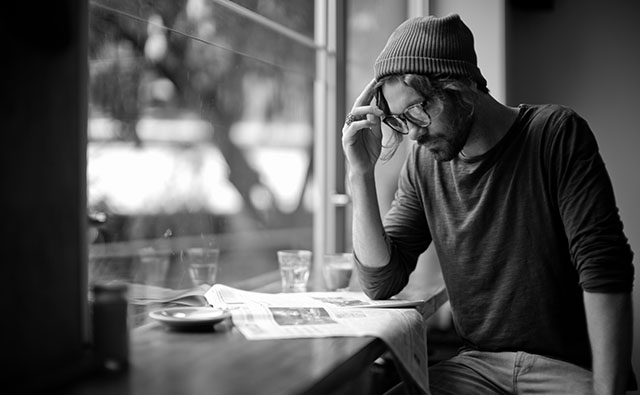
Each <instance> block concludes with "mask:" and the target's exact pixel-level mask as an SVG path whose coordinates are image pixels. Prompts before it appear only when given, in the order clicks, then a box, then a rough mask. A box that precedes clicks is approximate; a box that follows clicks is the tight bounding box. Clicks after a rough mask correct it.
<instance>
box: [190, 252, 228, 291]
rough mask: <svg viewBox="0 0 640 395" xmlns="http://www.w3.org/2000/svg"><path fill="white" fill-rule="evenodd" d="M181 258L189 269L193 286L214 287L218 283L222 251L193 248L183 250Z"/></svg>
mask: <svg viewBox="0 0 640 395" xmlns="http://www.w3.org/2000/svg"><path fill="white" fill-rule="evenodd" d="M180 258H181V259H182V262H183V263H185V264H186V265H187V267H188V270H189V277H191V281H192V282H193V285H195V286H199V285H202V284H208V285H213V284H214V283H215V282H216V276H217V274H218V261H219V259H220V249H218V248H210V247H191V248H187V249H184V250H182V252H181V253H180Z"/></svg>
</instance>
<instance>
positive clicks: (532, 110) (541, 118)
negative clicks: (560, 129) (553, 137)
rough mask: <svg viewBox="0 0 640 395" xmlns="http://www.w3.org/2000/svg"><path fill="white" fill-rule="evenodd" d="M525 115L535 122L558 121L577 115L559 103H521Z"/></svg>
mask: <svg viewBox="0 0 640 395" xmlns="http://www.w3.org/2000/svg"><path fill="white" fill-rule="evenodd" d="M520 107H521V108H523V109H524V112H525V117H526V118H528V119H530V120H535V121H536V122H549V121H556V122H560V121H563V120H566V119H568V118H572V117H579V115H578V114H577V113H576V111H575V110H573V109H572V108H570V107H567V106H564V105H561V104H521V105H520Z"/></svg>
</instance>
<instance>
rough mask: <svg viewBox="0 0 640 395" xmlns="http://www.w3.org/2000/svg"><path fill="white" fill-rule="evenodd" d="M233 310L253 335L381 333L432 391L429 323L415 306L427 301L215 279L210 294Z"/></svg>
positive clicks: (404, 370) (404, 368) (405, 370)
mask: <svg viewBox="0 0 640 395" xmlns="http://www.w3.org/2000/svg"><path fill="white" fill-rule="evenodd" d="M204 296H205V298H206V299H207V301H208V302H209V304H211V305H212V306H214V307H219V308H226V309H229V311H230V312H231V315H232V320H233V324H234V326H235V327H236V328H237V329H238V330H239V331H240V333H242V334H243V335H244V336H245V337H246V338H247V339H249V340H264V339H292V338H310V337H332V336H375V337H378V338H380V339H382V340H383V341H384V342H385V343H386V344H387V346H388V347H389V349H390V351H391V353H392V354H393V355H394V357H395V358H396V359H397V361H398V362H399V363H400V366H401V369H400V374H401V375H402V376H405V377H403V378H404V379H405V381H407V380H406V379H407V378H409V377H410V378H411V379H412V380H411V382H413V383H415V385H416V387H417V390H418V392H421V393H425V394H428V393H429V392H428V388H429V386H428V376H427V341H426V327H425V323H424V319H423V317H422V315H421V314H420V313H419V312H418V310H417V309H415V308H414V307H418V306H420V305H421V304H422V303H424V301H422V300H402V299H387V300H372V299H370V298H369V297H367V296H366V295H365V294H364V293H363V292H301V293H277V294H271V293H260V292H250V291H243V290H239V289H236V288H232V287H229V286H226V285H222V284H215V285H213V286H212V287H211V288H209V290H208V291H207V292H206V293H205V295H204Z"/></svg>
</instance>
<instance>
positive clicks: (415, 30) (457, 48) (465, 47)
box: [373, 14, 487, 87]
mask: <svg viewBox="0 0 640 395" xmlns="http://www.w3.org/2000/svg"><path fill="white" fill-rule="evenodd" d="M477 63H478V61H477V58H476V52H475V50H474V47H473V34H472V33H471V30H469V28H468V27H467V26H466V25H465V24H464V22H462V20H461V19H460V16H459V15H457V14H450V15H448V16H445V17H442V18H437V17H433V16H429V17H416V18H412V19H409V20H407V21H405V22H403V23H402V24H401V25H400V26H398V27H397V28H396V30H395V31H394V32H393V33H392V34H391V36H390V37H389V41H387V44H386V45H385V47H384V48H383V49H382V52H381V53H380V55H378V59H376V63H375V65H374V66H373V69H374V73H375V78H376V80H379V79H380V78H382V77H384V76H387V75H391V74H446V75H450V76H451V77H454V78H455V77H468V78H470V79H471V80H473V81H476V83H477V84H478V87H485V86H486V85H487V81H486V80H485V79H484V77H483V76H482V74H481V73H480V70H479V69H478V66H477Z"/></svg>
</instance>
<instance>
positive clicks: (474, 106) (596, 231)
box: [342, 14, 635, 395]
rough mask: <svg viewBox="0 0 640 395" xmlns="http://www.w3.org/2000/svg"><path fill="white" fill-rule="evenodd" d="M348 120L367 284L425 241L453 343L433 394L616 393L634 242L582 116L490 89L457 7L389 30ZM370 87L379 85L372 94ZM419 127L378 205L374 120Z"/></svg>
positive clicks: (382, 282) (372, 287)
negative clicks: (437, 268) (515, 101)
mask: <svg viewBox="0 0 640 395" xmlns="http://www.w3.org/2000/svg"><path fill="white" fill-rule="evenodd" d="M374 71H375V79H374V80H373V81H372V82H371V83H369V85H367V87H366V88H365V89H364V91H363V92H362V94H361V95H360V97H358V99H357V100H356V102H355V104H354V106H353V109H352V111H351V113H350V114H349V116H348V117H347V120H346V122H345V126H344V128H343V138H342V145H343V148H344V152H345V155H346V158H347V160H348V162H349V176H348V177H349V183H350V187H351V194H352V200H353V212H354V217H353V249H354V253H355V256H356V261H357V267H358V270H359V274H360V278H361V281H362V285H363V288H364V289H365V291H366V292H367V294H368V295H369V296H371V297H373V298H388V297H390V296H392V295H394V294H396V293H398V292H399V291H400V290H401V289H402V288H403V287H404V286H405V285H406V283H407V281H408V277H409V274H410V273H411V272H412V271H413V270H414V269H415V266H416V262H417V259H418V256H419V255H420V254H421V253H422V252H424V251H425V250H426V248H427V247H428V246H429V244H430V243H431V242H433V243H434V244H435V249H436V251H437V254H438V257H439V260H440V264H441V267H442V273H443V276H444V281H445V285H446V286H447V290H448V292H449V299H450V302H451V307H452V312H453V318H454V323H455V327H456V330H457V332H458V334H459V335H460V337H461V339H462V341H463V342H464V347H463V349H462V350H461V351H460V353H459V354H458V355H457V356H455V357H453V358H451V359H450V360H447V361H443V362H441V363H439V364H437V365H435V366H433V367H432V368H431V369H430V371H429V380H430V387H431V391H432V393H433V394H434V395H436V394H505V393H506V394H511V393H513V394H515V393H523V394H527V393H536V394H538V393H545V394H580V395H584V394H590V393H597V394H621V393H624V391H625V389H626V388H627V386H628V383H632V384H631V385H635V378H634V376H633V373H632V372H631V369H630V367H631V366H630V353H631V339H632V317H631V290H632V285H633V274H634V270H633V265H632V258H633V253H632V251H631V249H630V247H629V245H628V242H627V238H626V237H625V235H624V233H623V226H622V223H621V221H620V218H619V215H618V209H617V207H616V203H615V198H614V193H613V190H612V186H611V182H610V179H609V176H608V174H607V171H606V169H605V166H604V164H603V162H602V159H601V157H600V154H599V152H598V147H597V143H596V141H595V138H594V135H593V133H592V132H591V130H590V129H589V126H588V125H587V123H586V122H585V120H584V119H582V118H581V117H580V116H579V115H577V114H576V113H575V112H574V111H572V110H570V109H568V108H566V107H562V106H557V105H540V106H534V105H520V106H519V107H508V106H506V105H503V104H501V103H499V102H497V101H496V100H495V99H494V98H493V97H491V96H490V94H489V91H488V89H487V86H486V81H485V79H484V78H483V76H482V74H481V73H480V70H478V68H477V61H476V54H475V50H474V44H473V36H472V33H471V31H470V30H469V29H468V28H467V26H466V25H465V24H464V23H463V22H462V21H461V19H460V17H459V16H458V15H455V14H452V15H449V16H446V17H443V18H435V17H426V18H422V17H420V18H414V19H410V20H408V21H406V22H404V23H403V24H401V25H400V26H399V27H398V28H397V29H396V30H395V32H394V33H393V34H392V35H391V37H390V38H389V41H388V42H387V45H386V46H385V47H384V49H383V50H382V52H381V53H380V55H379V57H378V59H377V60H376V63H375V65H374ZM374 99H375V100H374ZM383 123H384V124H385V125H386V126H387V127H389V128H391V129H392V130H393V131H394V134H393V135H394V136H395V141H392V146H391V152H393V150H394V146H397V143H398V141H399V140H400V139H401V138H402V136H403V135H406V136H407V137H408V138H409V139H411V140H413V141H414V142H415V144H413V145H412V148H411V151H410V153H409V155H408V157H407V159H406V162H405V165H404V167H403V169H402V171H401V174H400V178H399V181H398V190H397V192H396V196H395V199H394V203H393V205H392V208H391V209H390V211H389V212H388V213H387V215H386V216H385V219H384V222H383V221H382V219H381V218H380V215H379V211H378V203H377V200H376V186H375V179H374V166H375V164H376V162H377V161H378V160H379V159H380V157H381V155H382V148H383V142H382V131H381V125H382V124H383Z"/></svg>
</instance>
